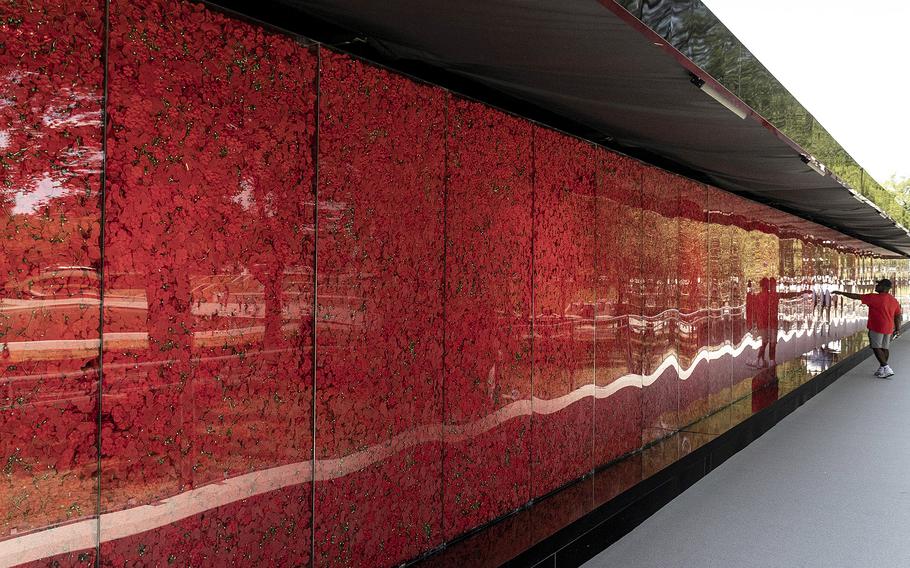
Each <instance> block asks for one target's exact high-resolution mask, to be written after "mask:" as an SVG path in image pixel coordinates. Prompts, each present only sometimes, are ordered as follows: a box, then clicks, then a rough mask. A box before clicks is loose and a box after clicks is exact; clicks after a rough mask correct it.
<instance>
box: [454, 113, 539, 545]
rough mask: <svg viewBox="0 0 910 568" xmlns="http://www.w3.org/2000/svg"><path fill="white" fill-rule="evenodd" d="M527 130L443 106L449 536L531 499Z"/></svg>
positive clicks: (495, 116) (493, 116) (502, 117)
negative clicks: (445, 115)
mask: <svg viewBox="0 0 910 568" xmlns="http://www.w3.org/2000/svg"><path fill="white" fill-rule="evenodd" d="M531 130H532V127H531V124H530V123H528V122H526V121H523V120H520V119H518V118H515V117H512V116H510V115H506V114H504V113H502V112H499V111H496V110H493V109H491V108H489V107H486V106H484V105H481V104H479V103H474V102H470V101H467V100H463V99H458V98H455V99H453V100H452V102H451V104H450V111H449V139H448V156H447V164H448V173H449V177H448V189H447V191H448V196H447V207H446V217H447V218H446V228H447V239H446V240H447V249H446V271H447V274H446V340H445V345H446V348H445V351H446V377H445V384H444V390H445V394H444V397H445V401H446V403H445V428H446V430H445V442H446V447H445V458H444V464H443V471H444V476H445V477H444V489H443V493H444V498H445V502H444V521H445V535H446V538H451V537H453V536H455V535H458V534H460V533H463V532H465V531H466V530H468V529H470V528H471V527H474V526H477V525H479V524H482V523H484V522H486V521H489V520H491V519H493V518H495V517H497V516H499V515H502V514H503V513H505V512H507V511H511V510H513V509H515V508H516V507H518V506H519V505H521V504H522V503H525V502H526V501H528V499H529V498H530V475H531V469H530V463H529V457H530V454H531V452H530V437H531V436H530V426H531V417H530V414H529V412H530V398H531V341H530V335H531V334H530V331H531V326H530V324H531V211H532V209H531V208H532V198H533V196H532V187H531V165H532V164H531V155H532V154H531V135H532V134H531Z"/></svg>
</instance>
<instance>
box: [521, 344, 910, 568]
mask: <svg viewBox="0 0 910 568" xmlns="http://www.w3.org/2000/svg"><path fill="white" fill-rule="evenodd" d="M905 329H906V328H905ZM871 355H872V352H871V351H870V350H869V349H863V350H861V351H859V352H857V353H854V354H853V355H851V356H849V357H847V358H846V359H844V360H843V361H841V362H840V363H838V364H836V365H835V366H833V367H831V368H830V369H828V370H826V371H824V372H823V373H820V374H819V375H818V376H817V377H815V378H814V379H812V380H811V381H809V382H807V383H806V384H804V385H802V386H800V387H798V388H796V389H795V390H793V391H792V392H790V393H788V394H787V395H785V396H783V397H781V399H780V400H778V401H777V402H775V403H774V404H772V405H771V406H769V407H768V408H765V409H764V410H761V411H759V412H757V413H755V414H753V415H752V416H751V417H749V418H748V419H746V420H745V421H743V422H741V423H740V424H738V425H736V426H734V427H733V428H731V429H730V430H728V431H727V432H725V433H723V434H721V435H720V436H718V437H717V438H715V439H714V440H712V441H710V442H708V443H707V444H705V445H704V446H702V447H701V448H699V449H697V450H695V451H693V452H692V453H690V454H688V455H687V456H685V457H683V458H682V459H680V460H679V461H677V462H675V463H673V464H672V465H670V466H668V467H667V468H665V469H663V470H662V471H660V472H658V473H656V474H654V475H653V476H651V477H649V478H647V479H645V480H643V481H642V482H641V483H638V484H637V485H635V486H634V487H632V488H630V489H628V490H627V491H625V492H624V493H622V494H620V495H618V496H617V497H615V498H614V499H612V500H610V501H609V502H607V503H606V504H604V505H602V506H600V507H599V508H597V509H595V510H594V511H592V512H591V513H589V514H587V515H586V516H584V517H582V518H580V519H579V520H577V521H575V522H574V523H572V524H571V525H569V526H567V527H565V528H564V529H562V530H560V531H558V532H556V533H555V534H553V535H551V536H549V537H548V538H546V539H545V540H543V541H542V542H540V543H538V544H536V545H535V546H533V547H532V548H530V549H528V550H527V551H525V552H523V553H522V554H520V555H519V556H518V557H516V558H515V559H513V560H511V561H509V562H507V563H506V564H504V566H508V567H510V568H511V567H518V566H534V567H541V568H545V567H554V568H568V567H575V566H580V565H581V564H583V563H585V562H587V561H588V560H590V559H591V558H593V557H594V556H596V555H597V554H598V553H599V552H601V551H603V550H604V549H605V548H607V547H608V546H610V545H611V544H613V543H614V542H616V541H617V540H619V539H620V538H622V537H623V536H625V535H626V534H628V533H629V532H631V531H632V530H633V529H634V528H635V527H637V526H638V525H640V524H641V523H643V522H644V521H645V520H646V519H647V518H648V517H650V516H651V515H653V514H654V513H656V512H657V511H658V510H660V508H662V507H663V506H664V505H666V504H667V503H669V502H670V501H672V500H673V499H674V498H676V497H677V496H679V495H680V494H681V493H682V492H683V491H685V490H686V489H688V488H689V487H691V486H692V485H693V484H695V482H697V481H698V480H699V479H701V478H703V477H705V476H706V475H708V474H709V473H710V472H711V471H712V470H713V469H715V468H716V467H718V466H719V465H720V464H722V463H724V462H725V461H726V460H727V459H729V458H730V457H732V456H733V455H734V454H735V453H737V452H738V451H740V450H742V449H743V448H745V447H746V446H748V445H749V444H750V443H752V442H753V441H754V440H756V439H757V438H758V437H760V436H761V435H762V434H764V433H765V432H767V431H768V430H770V429H771V428H772V427H773V426H774V425H775V424H777V423H778V422H780V421H781V420H783V419H784V418H785V417H786V416H787V415H789V414H790V413H791V412H793V411H794V410H796V409H797V408H799V407H800V406H802V405H803V404H804V403H805V402H806V401H807V400H809V399H810V398H812V397H813V396H815V395H816V394H818V393H819V392H821V391H822V390H824V389H825V388H827V387H828V386H829V385H830V384H832V383H833V382H834V381H836V380H837V379H838V378H840V377H841V376H842V375H844V374H845V373H847V371H849V370H851V369H853V368H854V367H856V366H857V365H858V364H859V363H860V362H862V361H863V360H865V359H867V358H869V357H870V356H871Z"/></svg>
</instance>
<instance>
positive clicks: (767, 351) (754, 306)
mask: <svg viewBox="0 0 910 568" xmlns="http://www.w3.org/2000/svg"><path fill="white" fill-rule="evenodd" d="M771 282H772V281H771V279H770V278H762V279H761V281H760V282H759V291H758V292H757V293H752V292H749V293H748V294H747V296H746V321H747V322H748V323H749V327H750V328H752V329H754V330H755V332H756V334H757V335H758V336H759V337H760V338H761V347H760V348H759V350H758V354H757V355H756V357H755V363H754V366H755V367H767V366H768V359H770V360H771V365H774V364H776V359H777V329H778V325H777V320H778V302H779V301H780V295H779V294H778V293H777V290H775V287H774V286H772V285H771Z"/></svg>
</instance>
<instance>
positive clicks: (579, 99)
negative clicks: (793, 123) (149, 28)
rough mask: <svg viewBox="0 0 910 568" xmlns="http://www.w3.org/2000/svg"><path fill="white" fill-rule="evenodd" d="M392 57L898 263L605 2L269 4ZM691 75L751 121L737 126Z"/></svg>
mask: <svg viewBox="0 0 910 568" xmlns="http://www.w3.org/2000/svg"><path fill="white" fill-rule="evenodd" d="M278 2H280V3H281V4H284V5H286V7H287V8H291V9H293V10H295V11H299V12H301V13H304V14H310V15H313V16H315V17H317V18H320V19H322V20H325V21H327V22H331V23H332V24H335V25H338V26H340V27H343V28H345V29H349V30H352V31H354V32H356V33H358V34H362V35H363V36H365V37H367V38H368V39H369V41H370V42H371V43H373V44H374V46H375V47H377V48H378V49H381V50H383V51H384V52H385V53H388V54H389V55H390V57H393V58H398V59H403V60H416V61H421V62H424V63H427V64H430V65H432V66H435V67H438V68H441V69H444V70H446V71H447V72H450V73H454V74H456V75H458V76H461V77H464V78H468V79H470V80H472V81H476V82H479V83H481V84H483V85H486V86H488V87H492V88H494V89H496V90H498V91H501V92H504V93H506V94H508V95H510V96H512V97H515V98H518V99H521V100H524V101H527V102H530V103H532V104H534V105H536V106H539V107H542V108H543V109H546V110H548V111H550V112H552V113H555V114H558V115H560V116H563V117H566V118H568V119H570V120H572V121H574V122H577V123H579V124H582V125H584V126H585V127H588V128H591V129H593V130H595V131H597V132H600V133H602V134H603V135H605V136H609V137H610V138H612V139H613V140H615V142H616V143H617V144H618V145H620V146H621V147H627V148H633V149H634V148H641V149H643V150H646V151H648V152H649V153H651V154H656V155H658V156H661V157H663V158H666V159H667V160H670V161H672V162H674V163H677V164H679V165H681V166H682V167H683V168H688V169H691V170H694V171H696V172H699V173H701V174H702V177H703V178H704V179H706V180H707V181H709V182H711V183H713V184H715V185H717V186H718V187H720V188H723V189H726V190H728V191H732V192H735V193H739V194H742V195H745V196H747V197H751V198H753V199H756V200H758V201H762V202H765V203H770V204H773V205H776V206H778V207H780V208H783V209H785V210H787V211H790V212H793V213H796V214H798V215H800V216H802V217H804V218H807V219H810V220H813V221H816V222H818V223H821V224H823V225H827V226H829V227H831V228H835V229H838V230H839V231H841V232H843V233H846V234H848V235H852V236H854V237H857V238H860V239H862V240H864V241H867V242H869V243H873V244H875V245H879V246H881V247H884V248H887V249H890V250H891V251H895V252H899V253H901V254H904V255H907V254H910V235H908V233H907V231H905V230H904V229H903V228H901V227H900V226H898V225H896V224H895V223H894V221H892V220H891V219H890V218H888V217H887V216H886V215H884V214H883V213H882V212H881V211H880V210H879V209H878V208H876V207H875V206H873V205H872V204H871V203H869V202H868V201H865V200H862V199H861V198H858V197H857V196H856V194H855V193H854V192H852V191H851V190H849V189H848V188H846V187H845V186H844V185H843V184H841V183H840V181H838V180H837V179H836V178H834V177H833V176H831V175H826V176H822V175H820V174H819V173H817V172H816V171H814V170H813V169H811V168H810V167H809V166H808V165H806V163H804V162H803V161H802V160H801V159H800V155H801V154H804V153H805V152H804V151H803V150H801V149H800V148H799V146H798V145H797V144H795V143H794V142H793V141H791V140H789V139H788V138H786V137H785V136H784V135H783V134H781V133H780V132H779V131H778V130H776V129H775V128H774V127H773V126H771V125H770V124H768V123H767V121H765V120H764V119H762V118H761V117H760V116H758V115H757V114H756V113H755V112H754V111H752V110H751V109H749V108H748V107H747V106H746V105H745V103H743V102H742V101H739V100H738V99H736V97H734V96H733V95H732V94H730V93H729V92H727V91H726V90H725V89H723V87H721V86H720V85H719V84H718V83H716V82H715V81H714V80H713V79H711V78H710V77H708V76H707V74H706V73H704V72H703V71H701V70H700V69H699V68H698V67H697V66H695V65H694V64H693V63H692V62H690V61H689V60H688V59H686V58H685V57H684V56H683V55H682V54H680V53H679V52H678V51H676V50H675V49H673V48H672V47H670V46H668V45H667V44H666V42H665V41H663V40H662V39H661V38H660V36H658V35H657V34H655V33H654V32H652V31H651V30H649V29H648V28H646V27H645V26H644V25H643V24H641V23H640V22H638V20H636V19H635V18H633V17H632V16H631V15H630V14H628V12H626V11H625V10H624V9H623V8H621V7H619V6H618V5H616V4H615V3H613V2H612V1H611V0H604V1H603V2H598V1H597V0H455V1H447V2H433V1H428V0H419V1H418V0H382V1H376V0H278ZM692 73H695V74H696V75H698V76H699V77H701V78H703V79H706V80H707V82H708V85H709V86H713V87H715V88H716V89H717V90H719V91H722V92H723V93H725V94H726V97H727V98H728V99H729V100H731V101H733V102H734V104H735V105H736V106H738V107H740V108H741V109H743V110H746V111H747V112H748V113H749V115H748V116H747V117H746V119H741V118H740V117H738V116H737V115H735V114H734V113H733V112H731V111H730V110H728V109H727V108H725V107H724V106H723V105H722V104H720V103H718V102H717V101H716V100H714V99H712V98H710V97H709V96H708V95H706V94H705V93H703V92H701V91H700V90H699V88H698V87H697V86H695V84H693V82H692V80H691V79H692Z"/></svg>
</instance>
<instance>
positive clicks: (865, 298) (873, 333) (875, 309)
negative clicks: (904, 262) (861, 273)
mask: <svg viewBox="0 0 910 568" xmlns="http://www.w3.org/2000/svg"><path fill="white" fill-rule="evenodd" d="M890 291H891V281H890V280H888V279H887V278H884V279H882V280H879V281H878V282H877V283H876V284H875V294H851V293H849V292H841V291H839V290H838V291H836V292H834V293H835V294H840V295H841V296H845V297H847V298H851V299H853V300H859V301H861V302H862V303H864V304H866V305H867V306H869V320H868V322H867V323H866V327H867V328H869V346H870V347H871V348H872V352H873V353H875V358H876V359H878V362H879V365H881V366H880V367H879V368H878V371H875V376H876V377H879V378H882V379H887V378H888V377H890V376H892V375H894V369H892V368H891V366H890V365H888V347H889V346H890V345H891V339H893V338H895V337H897V333H898V331H899V330H900V328H901V305H900V303H899V302H898V301H897V300H896V299H895V298H894V296H892V295H891V294H890V293H889V292H890Z"/></svg>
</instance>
